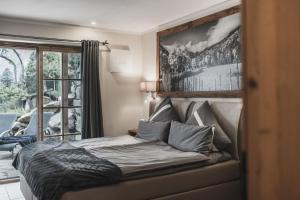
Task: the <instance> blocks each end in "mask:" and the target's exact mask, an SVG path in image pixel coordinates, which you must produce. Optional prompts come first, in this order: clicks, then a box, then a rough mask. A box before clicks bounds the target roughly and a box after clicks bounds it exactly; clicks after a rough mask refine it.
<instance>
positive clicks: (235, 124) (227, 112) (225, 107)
mask: <svg viewBox="0 0 300 200" xmlns="http://www.w3.org/2000/svg"><path fill="white" fill-rule="evenodd" d="M206 100H207V101H208V102H209V104H210V105H211V107H212V109H213V110H214V112H215V114H216V116H217V119H218V121H219V123H220V125H221V126H222V128H223V129H224V131H225V132H226V133H227V135H228V136H229V137H230V139H231V141H232V145H231V146H230V147H229V148H228V149H227V150H228V152H230V153H231V155H232V156H233V158H234V159H237V160H238V159H239V140H240V135H239V134H241V127H240V118H241V112H242V107H243V103H242V100H241V99H238V98H232V99H230V98H226V99H223V98H172V103H173V106H174V108H175V109H176V111H177V113H178V114H179V116H180V119H181V121H182V122H185V121H186V120H187V119H188V118H189V116H190V115H191V114H192V113H193V112H194V111H195V110H196V109H197V108H199V106H200V105H201V104H202V103H203V102H205V101H206ZM159 102H160V101H159V100H155V101H152V102H151V103H150V112H149V113H150V115H151V113H152V112H153V111H154V109H155V107H156V106H157V105H158V104H159ZM193 102H194V103H193Z"/></svg>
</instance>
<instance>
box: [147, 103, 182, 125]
mask: <svg viewBox="0 0 300 200" xmlns="http://www.w3.org/2000/svg"><path fill="white" fill-rule="evenodd" d="M149 121H153V122H170V121H180V120H179V116H178V114H177V112H176V111H175V109H174V107H173V105H172V102H171V99H170V97H167V98H165V99H164V100H163V101H162V102H161V103H160V104H159V106H158V107H157V108H156V109H155V111H154V112H153V114H152V115H151V116H150V118H149Z"/></svg>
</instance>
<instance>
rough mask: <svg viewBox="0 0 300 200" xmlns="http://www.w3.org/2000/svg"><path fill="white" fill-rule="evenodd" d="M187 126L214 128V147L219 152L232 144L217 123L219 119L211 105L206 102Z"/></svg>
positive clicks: (189, 120) (192, 116)
mask: <svg viewBox="0 0 300 200" xmlns="http://www.w3.org/2000/svg"><path fill="white" fill-rule="evenodd" d="M186 123H187V124H191V125H198V126H212V127H215V129H214V140H213V143H214V145H215V146H216V147H217V148H218V149H219V150H224V149H225V148H226V147H227V146H228V145H230V144H231V140H230V138H229V137H228V136H227V134H226V133H225V132H224V130H223V129H222V127H221V126H220V124H219V123H218V121H217V118H216V116H215V114H214V112H213V110H212V109H211V107H210V105H209V103H208V102H207V101H205V102H204V103H203V104H202V105H201V106H200V107H199V108H198V109H197V110H196V111H195V112H194V113H193V114H192V115H191V116H190V118H189V119H188V120H187V122H186Z"/></svg>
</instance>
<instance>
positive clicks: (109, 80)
mask: <svg viewBox="0 0 300 200" xmlns="http://www.w3.org/2000/svg"><path fill="white" fill-rule="evenodd" d="M0 33H7V34H20V35H29V36H41V37H54V38H63V39H74V40H82V39H93V40H99V41H104V40H108V41H109V42H110V43H111V44H122V45H129V47H130V53H131V59H132V65H131V66H129V67H128V69H127V72H126V73H110V72H109V55H110V54H109V53H107V52H102V53H101V54H102V56H101V58H102V59H101V66H100V69H101V70H100V71H101V72H100V73H101V76H100V81H101V90H102V91H101V93H102V107H103V118H104V132H105V135H106V136H117V135H122V134H126V133H127V130H128V129H132V128H136V127H137V122H138V119H140V118H142V117H143V115H144V110H143V104H144V100H143V95H142V93H141V92H140V91H139V82H140V80H141V77H142V73H143V68H142V47H141V36H139V35H132V34H126V33H124V34H120V33H114V32H106V31H104V30H99V29H91V28H84V27H76V26H65V25H59V24H40V23H32V22H22V21H16V20H7V19H1V18H0Z"/></svg>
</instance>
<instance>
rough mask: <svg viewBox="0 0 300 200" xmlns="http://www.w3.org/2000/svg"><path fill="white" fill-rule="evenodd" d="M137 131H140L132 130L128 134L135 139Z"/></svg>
mask: <svg viewBox="0 0 300 200" xmlns="http://www.w3.org/2000/svg"><path fill="white" fill-rule="evenodd" d="M137 131H138V130H137V129H130V130H128V134H129V135H131V136H133V137H135V136H136V134H137Z"/></svg>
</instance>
